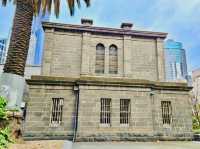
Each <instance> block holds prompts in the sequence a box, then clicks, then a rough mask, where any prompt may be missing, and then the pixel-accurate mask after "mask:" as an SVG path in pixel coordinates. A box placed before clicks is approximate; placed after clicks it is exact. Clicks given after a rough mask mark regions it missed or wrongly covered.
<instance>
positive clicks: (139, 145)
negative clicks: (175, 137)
mask: <svg viewBox="0 0 200 149" xmlns="http://www.w3.org/2000/svg"><path fill="white" fill-rule="evenodd" d="M72 149H200V142H125V143H118V142H106V143H75V144H73V148H72Z"/></svg>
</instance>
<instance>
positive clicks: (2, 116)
mask: <svg viewBox="0 0 200 149" xmlns="http://www.w3.org/2000/svg"><path fill="white" fill-rule="evenodd" d="M6 105H7V101H6V100H5V99H4V98H3V97H1V96H0V121H2V120H7V114H6Z"/></svg>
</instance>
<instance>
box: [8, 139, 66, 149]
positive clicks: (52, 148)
mask: <svg viewBox="0 0 200 149" xmlns="http://www.w3.org/2000/svg"><path fill="white" fill-rule="evenodd" d="M63 144H64V141H60V140H53V141H52V140H51V141H27V142H24V143H23V144H12V145H10V146H9V149H62V148H63Z"/></svg>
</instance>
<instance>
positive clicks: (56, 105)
mask: <svg viewBox="0 0 200 149" xmlns="http://www.w3.org/2000/svg"><path fill="white" fill-rule="evenodd" d="M63 101H64V99H63V98H52V107H51V118H50V126H52V127H57V126H59V125H60V124H61V122H62V113H63Z"/></svg>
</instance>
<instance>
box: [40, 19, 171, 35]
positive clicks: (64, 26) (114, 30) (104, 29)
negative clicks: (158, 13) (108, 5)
mask: <svg viewBox="0 0 200 149" xmlns="http://www.w3.org/2000/svg"><path fill="white" fill-rule="evenodd" d="M42 26H43V28H44V29H47V28H54V29H63V30H76V31H82V32H95V33H104V34H105V33H107V34H119V35H131V36H142V37H156V38H163V39H165V38H166V37H167V35H168V33H164V32H153V31H140V30H124V29H119V28H109V27H97V26H85V25H73V24H63V23H53V22H43V23H42Z"/></svg>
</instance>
